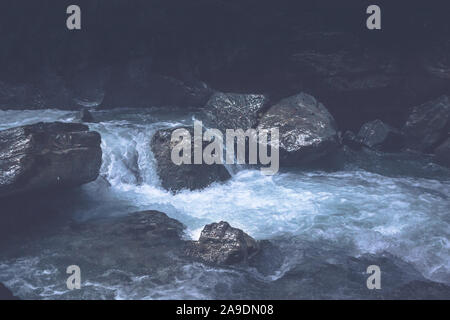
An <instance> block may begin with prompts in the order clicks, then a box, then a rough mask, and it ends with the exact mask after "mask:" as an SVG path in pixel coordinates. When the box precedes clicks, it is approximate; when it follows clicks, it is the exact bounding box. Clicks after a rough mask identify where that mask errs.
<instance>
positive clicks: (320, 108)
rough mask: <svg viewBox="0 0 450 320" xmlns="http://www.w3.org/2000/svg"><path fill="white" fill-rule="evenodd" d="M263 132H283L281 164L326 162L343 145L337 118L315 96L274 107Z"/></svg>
mask: <svg viewBox="0 0 450 320" xmlns="http://www.w3.org/2000/svg"><path fill="white" fill-rule="evenodd" d="M258 128H259V129H270V128H279V130H280V163H281V164H282V165H287V166H292V165H298V164H304V163H308V162H312V161H314V160H317V159H319V158H322V157H324V156H326V155H328V154H330V153H332V152H333V151H335V150H336V148H337V147H338V145H339V139H338V133H337V131H336V124H335V121H334V118H333V116H332V115H331V114H330V113H329V112H328V110H327V109H326V108H325V106H324V105H323V104H322V103H320V102H319V101H317V100H316V99H315V98H314V97H313V96H311V95H309V94H306V93H300V94H297V95H295V96H292V97H289V98H286V99H283V100H281V101H280V102H278V103H277V104H275V105H274V106H272V107H271V108H270V109H269V110H268V111H267V112H266V113H265V114H264V115H263V117H262V118H261V120H260V123H259V126H258Z"/></svg>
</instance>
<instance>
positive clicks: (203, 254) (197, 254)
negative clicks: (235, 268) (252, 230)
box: [186, 221, 259, 265]
mask: <svg viewBox="0 0 450 320" xmlns="http://www.w3.org/2000/svg"><path fill="white" fill-rule="evenodd" d="M258 250H259V244H258V242H257V241H256V240H255V239H253V238H252V237H250V236H249V235H248V234H246V233H245V232H244V231H242V230H240V229H237V228H233V227H231V226H230V225H229V224H228V223H227V222H224V221H221V222H219V223H212V224H208V225H206V226H205V227H204V228H203V231H202V233H201V235H200V238H199V240H198V241H192V242H189V243H188V244H187V246H186V254H187V255H188V256H190V257H193V258H195V259H199V260H201V261H203V262H206V263H211V264H217V265H232V264H240V263H247V262H248V260H249V258H251V257H252V256H253V255H255V254H256V253H257V252H258Z"/></svg>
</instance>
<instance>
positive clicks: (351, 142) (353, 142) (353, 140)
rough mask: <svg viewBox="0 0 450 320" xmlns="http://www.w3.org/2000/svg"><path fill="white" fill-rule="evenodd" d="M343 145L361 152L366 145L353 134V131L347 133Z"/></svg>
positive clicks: (343, 137) (343, 138)
mask: <svg viewBox="0 0 450 320" xmlns="http://www.w3.org/2000/svg"><path fill="white" fill-rule="evenodd" d="M342 144H344V145H346V146H349V147H350V148H352V149H353V150H360V149H361V148H362V147H363V146H364V144H363V143H362V142H361V140H360V139H358V137H357V136H356V135H355V134H354V133H353V131H346V132H345V133H344V135H343V136H342Z"/></svg>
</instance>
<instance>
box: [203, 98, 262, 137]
mask: <svg viewBox="0 0 450 320" xmlns="http://www.w3.org/2000/svg"><path fill="white" fill-rule="evenodd" d="M267 102H268V98H267V97H266V96H264V95H261V94H238V93H222V92H218V93H215V94H213V95H212V96H211V98H210V99H209V100H208V103H207V104H206V106H205V111H206V114H207V115H208V118H209V120H210V121H211V122H212V125H214V126H215V127H216V128H218V129H219V130H221V131H222V132H223V133H224V134H225V130H226V129H243V130H244V131H246V130H247V129H250V128H255V127H256V126H257V124H258V119H259V117H260V116H261V115H262V112H263V111H264V108H265V107H266V105H267Z"/></svg>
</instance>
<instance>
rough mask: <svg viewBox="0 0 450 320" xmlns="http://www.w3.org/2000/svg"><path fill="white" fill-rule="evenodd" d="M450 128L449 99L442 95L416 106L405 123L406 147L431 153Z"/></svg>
mask: <svg viewBox="0 0 450 320" xmlns="http://www.w3.org/2000/svg"><path fill="white" fill-rule="evenodd" d="M449 126H450V99H449V97H448V96H446V95H444V96H441V97H439V98H437V99H435V100H432V101H429V102H427V103H424V104H422V105H420V106H416V107H414V108H413V109H412V112H411V114H410V115H409V117H408V120H407V121H406V123H405V125H404V127H403V132H404V134H405V136H406V147H407V148H409V149H412V150H416V151H420V152H432V151H433V149H434V148H435V147H437V145H436V144H438V143H439V142H440V141H442V139H443V138H445V136H446V135H447V132H448V129H449Z"/></svg>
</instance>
